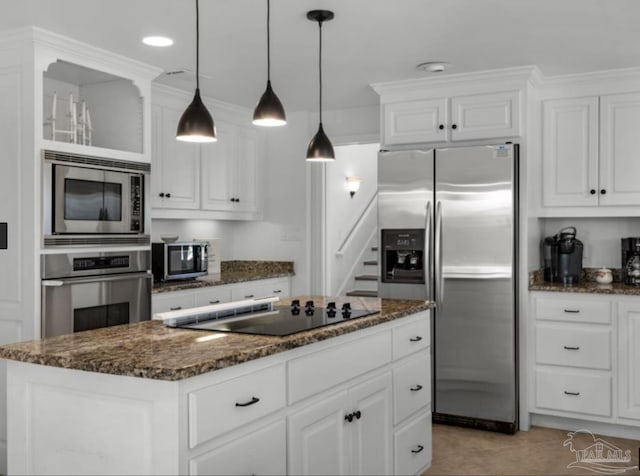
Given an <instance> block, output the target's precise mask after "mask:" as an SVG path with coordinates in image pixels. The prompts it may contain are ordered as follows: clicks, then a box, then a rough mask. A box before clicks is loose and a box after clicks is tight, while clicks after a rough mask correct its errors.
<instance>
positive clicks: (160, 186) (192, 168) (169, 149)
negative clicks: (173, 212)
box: [151, 106, 200, 209]
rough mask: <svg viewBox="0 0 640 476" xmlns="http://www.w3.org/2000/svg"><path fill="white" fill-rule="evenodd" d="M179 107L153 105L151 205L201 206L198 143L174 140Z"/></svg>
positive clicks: (171, 206)
mask: <svg viewBox="0 0 640 476" xmlns="http://www.w3.org/2000/svg"><path fill="white" fill-rule="evenodd" d="M182 112H183V111H182V110H178V109H174V108H171V107H165V106H153V112H152V127H153V132H152V135H153V147H152V154H151V157H152V158H151V161H152V167H151V170H152V172H151V206H152V207H153V208H172V209H173V208H181V209H196V208H199V207H200V174H199V170H200V163H199V146H198V145H197V144H192V143H189V142H182V141H179V140H176V130H177V127H178V121H179V120H180V116H181V115H182Z"/></svg>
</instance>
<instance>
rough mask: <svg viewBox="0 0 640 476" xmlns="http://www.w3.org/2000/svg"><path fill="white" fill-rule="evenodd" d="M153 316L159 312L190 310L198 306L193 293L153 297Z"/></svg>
mask: <svg viewBox="0 0 640 476" xmlns="http://www.w3.org/2000/svg"><path fill="white" fill-rule="evenodd" d="M151 305H152V308H153V314H157V313H159V312H168V311H177V310H178V309H189V308H191V307H194V306H195V305H196V301H195V297H194V294H193V293H188V294H182V293H175V292H168V293H158V294H153V295H152V296H151Z"/></svg>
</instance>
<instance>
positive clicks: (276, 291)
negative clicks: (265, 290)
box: [273, 289, 282, 294]
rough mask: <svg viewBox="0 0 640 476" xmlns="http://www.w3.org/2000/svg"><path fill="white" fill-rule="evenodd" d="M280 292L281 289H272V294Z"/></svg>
mask: <svg viewBox="0 0 640 476" xmlns="http://www.w3.org/2000/svg"><path fill="white" fill-rule="evenodd" d="M281 292H282V289H274V290H273V293H274V294H278V293H281Z"/></svg>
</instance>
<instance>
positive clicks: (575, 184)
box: [542, 93, 640, 207]
mask: <svg viewBox="0 0 640 476" xmlns="http://www.w3.org/2000/svg"><path fill="white" fill-rule="evenodd" d="M542 116H543V119H542V120H543V134H542V152H543V153H542V168H543V183H542V192H543V198H542V205H543V206H544V207H598V206H637V204H638V203H639V202H640V185H639V184H638V181H637V180H636V177H637V176H638V175H640V163H639V162H638V160H637V151H638V150H640V136H639V135H638V134H637V129H638V127H639V126H640V93H630V94H612V95H603V96H588V97H579V98H566V99H550V100H547V101H543V105H542Z"/></svg>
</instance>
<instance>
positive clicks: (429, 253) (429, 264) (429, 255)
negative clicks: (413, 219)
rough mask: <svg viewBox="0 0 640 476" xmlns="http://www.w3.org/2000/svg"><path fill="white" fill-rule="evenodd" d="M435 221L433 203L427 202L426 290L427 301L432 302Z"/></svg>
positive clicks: (425, 243) (425, 234) (425, 240)
mask: <svg viewBox="0 0 640 476" xmlns="http://www.w3.org/2000/svg"><path fill="white" fill-rule="evenodd" d="M432 219H433V212H432V210H431V201H428V202H427V215H426V221H425V224H424V248H425V251H426V256H425V258H424V285H425V288H426V296H427V300H429V301H432V300H433V295H432V293H431V290H432V289H433V282H432V280H433V274H432V271H431V270H432V269H433V247H432V246H431V223H432V221H433V220H432Z"/></svg>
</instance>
